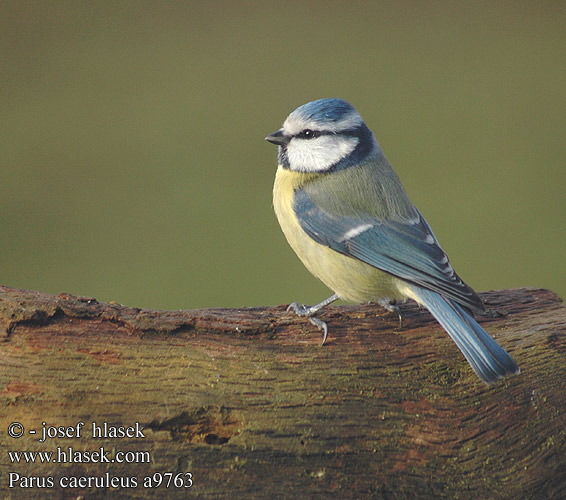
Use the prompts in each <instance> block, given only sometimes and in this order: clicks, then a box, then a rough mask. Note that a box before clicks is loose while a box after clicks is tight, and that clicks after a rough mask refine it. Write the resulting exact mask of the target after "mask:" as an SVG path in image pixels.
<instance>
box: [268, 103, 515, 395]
mask: <svg viewBox="0 0 566 500" xmlns="http://www.w3.org/2000/svg"><path fill="white" fill-rule="evenodd" d="M266 140H267V141H269V142H271V143H273V144H276V145H277V146H278V149H279V154H278V163H279V166H278V168H277V174H276V176H275V185H274V188H273V206H274V209H275V214H276V216H277V219H278V221H279V224H280V225H281V229H282V230H283V233H284V234H285V237H286V238H287V241H288V242H289V244H290V245H291V247H292V248H293V250H294V251H295V252H296V254H297V255H298V257H299V258H300V259H301V261H302V262H303V264H304V265H305V266H306V268H307V269H308V270H309V271H310V272H311V273H312V274H314V275H315V276H316V277H317V278H319V279H320V280H321V281H322V282H323V283H324V284H326V286H328V287H329V288H330V289H331V290H333V291H334V292H335V293H334V295H332V296H331V297H329V298H328V299H326V300H324V301H323V302H321V303H320V304H317V305H314V306H310V307H309V306H304V305H302V306H301V305H299V304H297V303H296V302H295V303H293V304H291V305H290V306H289V309H293V310H294V311H295V312H296V313H297V314H298V315H299V316H305V317H308V318H309V319H310V321H311V323H313V324H314V325H316V326H317V327H319V328H320V329H321V330H324V339H323V344H324V341H325V340H326V337H327V332H328V330H327V326H326V324H325V323H324V322H323V321H322V320H320V319H319V318H318V317H317V316H316V313H317V312H318V311H319V310H320V309H321V308H322V307H324V306H326V305H328V304H330V303H332V302H334V301H335V300H338V299H342V300H345V301H348V302H354V303H362V302H377V303H379V304H381V305H383V306H385V307H386V308H387V309H389V310H391V311H396V312H399V309H398V306H396V303H397V301H399V300H401V301H405V300H407V299H412V300H414V301H415V302H417V303H418V304H419V305H421V306H424V307H426V308H427V309H428V310H429V311H430V312H431V314H432V315H433V316H434V317H435V318H436V320H437V321H438V322H439V323H440V324H441V325H442V327H443V328H444V329H445V330H446V331H447V332H448V335H450V337H451V338H452V340H454V342H455V343H456V345H457V346H458V348H459V349H460V351H462V354H463V355H464V356H465V358H466V359H467V361H468V363H469V364H470V365H471V367H472V368H473V370H474V371H475V373H476V374H477V375H478V377H479V378H480V379H481V380H482V381H483V382H485V383H487V384H490V383H493V382H495V381H496V380H498V379H499V378H502V377H504V376H505V375H507V374H513V373H519V368H518V366H517V363H516V362H515V360H514V359H513V358H512V357H511V356H510V355H509V354H508V353H507V352H506V351H505V350H504V349H503V348H501V347H500V346H499V344H497V342H495V340H493V339H492V338H491V337H490V336H489V335H488V334H487V333H486V332H485V330H484V329H483V328H482V327H481V326H480V325H479V324H478V323H477V322H476V321H475V320H474V318H473V317H472V311H474V310H475V311H478V310H479V311H481V310H483V309H484V306H483V304H482V302H481V300H480V298H479V297H478V295H477V294H476V293H475V292H474V291H473V290H472V289H471V288H470V287H469V286H468V285H466V284H465V283H464V282H463V281H462V280H461V279H460V278H459V276H458V275H457V274H456V273H455V272H454V269H453V268H452V266H451V265H450V262H449V260H448V257H447V255H446V254H445V253H444V251H443V250H442V248H441V247H440V245H439V243H438V240H437V239H436V237H435V236H434V234H433V232H432V230H431V228H430V226H429V225H428V223H427V221H426V220H425V219H424V217H423V216H422V215H421V213H420V212H419V211H418V210H417V208H416V207H415V206H414V205H413V204H412V203H411V201H410V200H409V197H408V196H407V193H406V192H405V189H404V188H403V186H402V185H401V181H400V180H399V177H397V175H396V174H395V172H394V171H393V168H392V167H391V165H390V163H389V161H388V160H387V158H386V157H385V155H384V154H383V151H382V150H381V148H380V146H379V144H378V143H377V141H376V139H375V137H374V135H373V133H372V132H371V130H370V129H369V128H368V127H367V125H366V124H365V123H364V121H363V120H362V117H361V116H360V115H359V113H358V112H357V111H356V110H355V109H354V107H353V106H352V105H351V104H349V103H348V102H346V101H343V100H341V99H320V100H317V101H313V102H309V103H307V104H304V105H303V106H300V107H299V108H297V109H296V110H295V111H293V112H292V113H291V114H290V115H289V116H288V117H287V119H286V120H285V122H284V123H283V126H282V128H281V129H280V130H278V131H277V132H275V133H273V134H271V135H269V136H267V137H266Z"/></svg>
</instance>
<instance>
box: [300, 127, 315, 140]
mask: <svg viewBox="0 0 566 500" xmlns="http://www.w3.org/2000/svg"><path fill="white" fill-rule="evenodd" d="M316 136H317V134H316V132H315V131H314V130H311V129H310V128H306V129H305V130H303V131H301V133H300V134H299V137H300V138H301V139H314V138H315V137H316Z"/></svg>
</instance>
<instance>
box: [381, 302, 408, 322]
mask: <svg viewBox="0 0 566 500" xmlns="http://www.w3.org/2000/svg"><path fill="white" fill-rule="evenodd" d="M377 303H378V304H379V305H380V306H382V307H385V309H387V310H388V311H390V312H394V313H397V316H399V328H403V316H401V309H400V308H399V306H398V305H397V301H396V300H395V299H393V300H391V299H389V298H384V299H379V300H378V302H377Z"/></svg>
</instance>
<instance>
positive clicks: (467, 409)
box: [0, 287, 566, 499]
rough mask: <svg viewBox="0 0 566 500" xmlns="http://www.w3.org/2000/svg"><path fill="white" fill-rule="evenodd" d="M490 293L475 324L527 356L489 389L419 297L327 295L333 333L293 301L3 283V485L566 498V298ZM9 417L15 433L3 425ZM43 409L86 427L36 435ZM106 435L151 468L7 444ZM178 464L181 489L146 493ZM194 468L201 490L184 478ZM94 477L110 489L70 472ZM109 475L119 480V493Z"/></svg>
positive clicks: (53, 419) (77, 493)
mask: <svg viewBox="0 0 566 500" xmlns="http://www.w3.org/2000/svg"><path fill="white" fill-rule="evenodd" d="M481 296H482V299H483V300H484V302H485V304H486V306H487V308H488V310H489V314H486V315H483V316H480V317H478V320H479V321H480V323H482V324H483V326H484V327H485V328H486V329H487V330H488V331H489V332H490V333H491V334H492V335H493V336H494V337H495V338H496V340H497V341H498V342H499V343H500V344H501V345H502V346H503V347H505V348H506V349H507V350H508V351H509V352H510V353H511V354H512V355H513V356H514V357H515V359H516V360H517V362H518V363H519V365H520V367H521V374H520V375H518V376H515V377H510V378H508V379H505V380H504V381H502V382H500V383H498V384H496V385H494V386H489V387H488V386H485V385H483V384H482V383H481V382H480V381H479V380H478V379H477V378H476V376H475V375H474V373H473V372H472V370H471V369H470V368H469V366H468V365H467V363H466V362H465V360H464V358H463V357H462V355H461V354H460V353H459V351H458V350H457V348H456V347H455V345H454V344H453V343H452V341H451V340H450V339H449V337H448V336H447V335H446V334H445V333H444V331H443V330H442V329H441V328H440V327H439V325H438V324H437V323H436V322H435V321H434V320H433V319H432V317H431V316H430V315H429V314H428V312H427V311H425V310H419V309H417V308H416V307H414V306H413V305H410V304H407V305H405V306H403V308H402V310H403V325H402V327H400V326H399V321H398V319H397V317H396V315H394V314H391V313H387V312H384V311H383V310H382V309H381V308H380V307H379V306H375V305H364V306H337V307H328V308H327V309H326V310H325V311H324V312H322V313H321V315H320V316H321V318H322V319H324V320H326V321H327V322H328V326H329V332H330V333H329V340H328V342H327V344H326V345H325V346H324V347H321V345H320V343H321V334H320V332H319V331H317V330H316V328H314V327H313V326H312V325H311V324H310V323H309V322H308V321H306V320H304V319H300V318H297V317H295V316H293V315H292V314H290V313H286V312H285V307H284V306H280V307H273V308H268V307H257V308H242V309H237V310H235V309H202V310H192V311H191V310H187V311H154V310H145V309H136V308H129V307H124V306H121V305H118V304H106V303H99V302H97V301H96V300H95V299H91V298H85V297H75V296H71V295H66V294H61V295H59V296H53V295H48V294H44V293H39V292H31V291H24V290H16V289H11V288H7V287H0V328H1V333H2V334H3V342H2V343H1V344H0V394H1V397H2V400H1V402H2V405H1V411H0V443H1V446H2V451H1V452H2V460H1V463H0V474H1V477H0V491H1V496H2V497H3V498H79V497H80V498H84V499H94V498H150V497H152V498H171V499H176V498H185V497H189V496H190V497H192V498H211V499H217V498H230V499H233V498H246V499H249V498H286V497H289V498H327V497H328V496H330V495H331V494H333V495H335V496H336V498H384V499H393V498H420V499H422V498H439V497H440V498H451V499H470V498H484V499H504V498H505V499H506V498H537V499H539V498H560V495H564V494H565V493H564V492H566V391H565V381H566V355H565V354H566V307H565V306H564V305H563V304H562V302H561V300H560V299H559V298H558V297H557V296H556V295H554V294H553V293H552V292H549V291H547V290H540V289H514V290H504V291H493V292H487V293H483V294H481ZM14 422H18V423H20V424H21V425H22V426H23V430H24V434H23V436H22V437H20V438H15V437H10V436H9V435H8V432H7V430H8V428H9V426H10V424H12V423H14ZM43 422H45V427H46V428H47V427H50V426H55V427H60V426H63V427H68V426H71V427H72V428H73V429H76V427H77V424H78V423H79V422H84V426H83V427H82V428H81V434H80V437H54V438H48V439H47V440H46V441H45V442H40V441H39V439H41V437H42V432H43V424H42V423H43ZM92 422H95V423H96V424H98V426H102V425H103V424H104V423H106V424H108V425H109V426H124V427H126V428H127V427H128V426H132V427H135V425H136V423H139V426H143V430H142V434H143V435H144V437H143V438H142V437H141V436H139V435H138V437H137V438H136V437H124V438H117V437H114V438H113V437H107V438H94V437H93V436H92V432H93V429H92ZM139 428H140V427H138V429H139ZM14 430H16V431H17V430H20V428H19V427H17V426H16V427H13V428H12V432H14ZM30 430H36V434H35V435H33V434H30V433H29V431H30ZM65 432H67V433H72V432H75V433H76V430H75V431H68V430H67V431H65ZM131 432H134V431H131ZM69 447H72V451H70V450H69ZM101 447H103V448H104V451H105V452H106V451H109V454H108V455H107V458H110V459H112V458H113V457H114V456H116V457H117V456H118V455H115V453H117V452H119V451H121V452H126V451H131V452H139V451H147V452H149V455H150V457H151V462H150V463H142V462H141V461H140V460H143V459H144V458H146V456H144V455H137V456H135V460H136V461H135V462H133V463H118V462H114V463H80V462H78V463H77V462H75V463H69V462H68V461H67V462H65V463H63V462H61V461H60V462H58V463H57V462H53V461H51V462H49V463H41V462H40V459H39V458H38V457H36V462H35V463H27V464H26V463H24V459H23V458H21V461H20V463H14V458H13V455H12V457H11V456H10V454H9V453H8V452H9V451H10V452H14V451H24V450H25V451H53V452H54V456H53V458H58V457H59V458H63V456H62V455H61V454H60V453H59V452H65V458H67V457H70V456H71V455H73V454H74V453H76V452H81V453H83V452H93V451H99V450H100V448H101ZM81 457H82V459H84V457H85V455H84V453H83V455H81ZM121 457H122V456H121ZM74 458H80V457H79V456H78V455H76V454H75V455H74ZM94 458H96V456H95V457H94ZM124 458H125V457H124ZM129 458H130V459H131V458H134V455H130V456H129ZM67 460H68V458H67ZM166 472H170V473H173V478H172V482H171V484H170V486H169V488H167V487H166V486H165V485H164V484H163V483H162V484H161V485H160V486H159V487H154V488H149V487H145V486H147V481H148V480H147V479H145V478H146V477H150V478H153V479H155V480H158V479H159V476H157V475H155V476H154V474H156V473H166ZM185 472H190V473H192V480H193V484H192V486H191V487H190V488H184V487H175V484H174V480H175V475H176V474H181V473H185ZM10 473H12V474H10ZM32 477H35V478H39V479H31V478H32ZM83 477H84V478H87V479H85V480H80V481H83V484H87V483H85V481H88V478H99V479H98V480H99V481H106V483H105V484H103V485H100V484H99V487H96V486H95V482H94V481H95V480H94V479H91V480H90V481H91V487H88V484H87V487H84V488H71V487H66V488H65V487H62V485H61V483H60V481H61V480H62V479H61V478H63V483H64V484H73V483H72V482H71V483H69V481H73V479H72V478H75V481H79V479H78V478H83ZM178 477H180V478H181V482H184V484H185V485H186V484H188V480H187V478H188V476H178ZM42 478H43V479H42ZM46 478H52V481H53V487H47V486H48V485H49V480H48V479H46ZM64 478H67V479H66V480H65V479H64ZM112 478H117V480H120V481H121V482H122V486H119V487H115V488H114V487H106V486H107V484H108V482H109V481H110V480H111V479H112ZM133 478H135V480H136V482H137V487H133ZM162 479H163V481H164V482H166V481H167V476H162ZM10 480H12V486H13V487H11V488H10ZM117 480H116V479H114V481H115V483H114V484H116V481H117ZM144 481H146V485H145V486H144ZM42 482H43V484H45V485H46V487H42V488H39V487H38V485H39V486H40V485H41V484H42ZM126 482H128V484H129V486H130V487H125V484H126ZM179 484H180V482H179V480H178V482H177V485H179ZM25 485H28V486H29V485H32V486H34V487H28V488H25V487H23V486H25ZM154 486H155V483H154ZM562 498H564V497H562Z"/></svg>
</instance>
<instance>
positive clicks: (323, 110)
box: [295, 98, 356, 123]
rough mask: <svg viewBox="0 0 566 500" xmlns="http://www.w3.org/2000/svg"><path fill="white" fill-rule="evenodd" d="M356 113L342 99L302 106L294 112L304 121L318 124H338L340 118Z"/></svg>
mask: <svg viewBox="0 0 566 500" xmlns="http://www.w3.org/2000/svg"><path fill="white" fill-rule="evenodd" d="M352 112H356V110H355V108H354V106H352V105H351V104H350V103H349V102H346V101H344V100H343V99H335V98H327V99H318V100H317V101H312V102H308V103H307V104H303V105H302V106H300V107H298V108H297V109H296V110H295V113H297V114H299V115H301V117H303V118H304V119H305V120H309V121H310V120H312V121H315V122H318V123H328V122H339V121H340V120H341V119H342V118H344V117H345V116H347V115H349V114H350V113H352Z"/></svg>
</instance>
